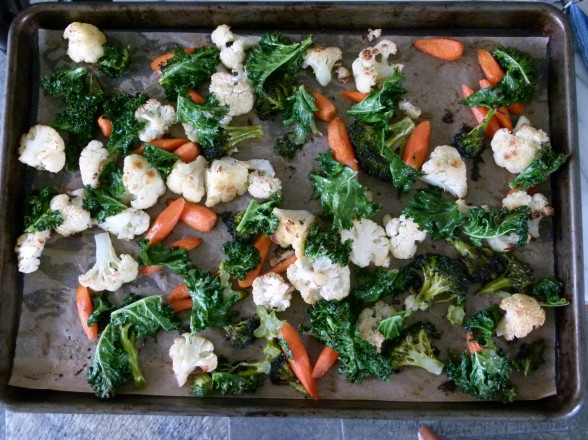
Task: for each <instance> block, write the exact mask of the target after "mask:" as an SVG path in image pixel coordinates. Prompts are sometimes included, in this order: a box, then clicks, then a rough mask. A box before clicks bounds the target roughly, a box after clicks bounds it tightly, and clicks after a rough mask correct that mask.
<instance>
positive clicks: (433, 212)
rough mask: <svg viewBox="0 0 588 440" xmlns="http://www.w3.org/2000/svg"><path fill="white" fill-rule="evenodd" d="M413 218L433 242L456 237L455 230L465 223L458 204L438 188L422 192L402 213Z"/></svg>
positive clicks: (417, 194) (419, 192)
mask: <svg viewBox="0 0 588 440" xmlns="http://www.w3.org/2000/svg"><path fill="white" fill-rule="evenodd" d="M402 214H404V215H405V216H406V217H410V218H412V219H413V220H414V221H415V222H416V223H418V225H419V227H420V228H421V229H422V230H423V231H427V233H428V234H429V235H430V236H431V238H432V239H433V240H442V239H444V238H453V237H455V230H456V228H457V227H458V226H460V225H461V224H462V223H463V221H464V219H465V218H464V215H463V214H462V213H461V212H459V207H458V205H457V203H455V202H454V201H453V200H451V199H449V198H447V197H445V195H444V194H443V191H441V190H440V189H438V188H430V189H426V190H420V191H418V192H417V193H416V195H415V196H414V197H413V198H412V199H410V200H409V202H408V207H407V208H406V209H404V210H403V211H402Z"/></svg>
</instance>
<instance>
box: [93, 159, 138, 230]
mask: <svg viewBox="0 0 588 440" xmlns="http://www.w3.org/2000/svg"><path fill="white" fill-rule="evenodd" d="M122 174H123V173H122V170H121V169H120V168H118V167H117V165H116V162H115V161H109V162H108V163H107V164H106V165H104V167H103V168H102V171H101V173H100V176H99V178H98V186H97V187H96V188H92V187H91V186H86V193H85V196H84V201H83V204H82V206H83V208H84V209H85V210H86V211H89V212H90V214H92V217H93V218H95V219H96V220H98V222H100V223H102V222H104V221H105V220H106V218H107V217H110V216H112V215H116V214H118V213H120V212H122V211H124V210H125V209H127V205H126V204H125V203H124V200H125V196H126V194H127V191H126V189H125V186H124V184H123V181H122Z"/></svg>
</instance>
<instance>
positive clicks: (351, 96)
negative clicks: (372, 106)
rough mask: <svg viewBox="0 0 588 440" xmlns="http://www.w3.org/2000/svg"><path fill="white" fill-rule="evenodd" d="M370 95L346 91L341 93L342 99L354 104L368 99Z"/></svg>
mask: <svg viewBox="0 0 588 440" xmlns="http://www.w3.org/2000/svg"><path fill="white" fill-rule="evenodd" d="M368 95H369V93H363V92H358V91H357V90H345V91H344V92H341V97H343V98H345V99H348V100H349V101H353V102H361V101H363V100H364V99H365V98H367V96H368Z"/></svg>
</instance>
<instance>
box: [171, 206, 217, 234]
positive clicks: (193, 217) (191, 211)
mask: <svg viewBox="0 0 588 440" xmlns="http://www.w3.org/2000/svg"><path fill="white" fill-rule="evenodd" d="M217 219H218V216H217V214H216V212H214V211H213V210H212V209H210V208H207V207H206V206H202V205H199V204H198V203H193V202H188V201H187V202H186V204H185V205H184V210H183V211H182V215H181V216H180V220H182V221H183V222H184V223H185V224H187V225H188V226H190V227H191V228H193V229H195V230H197V231H199V232H210V231H212V230H213V229H214V227H215V225H216V221H217Z"/></svg>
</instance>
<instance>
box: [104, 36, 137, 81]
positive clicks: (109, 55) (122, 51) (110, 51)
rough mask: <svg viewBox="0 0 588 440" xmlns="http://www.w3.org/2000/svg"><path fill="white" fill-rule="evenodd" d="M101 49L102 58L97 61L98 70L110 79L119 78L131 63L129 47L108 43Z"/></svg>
mask: <svg viewBox="0 0 588 440" xmlns="http://www.w3.org/2000/svg"><path fill="white" fill-rule="evenodd" d="M103 47H104V56H103V57H102V58H100V59H99V60H98V68H99V69H100V70H101V71H103V72H104V73H106V74H107V75H108V76H110V77H111V78H120V77H121V76H123V75H124V73H125V71H126V70H127V67H129V62H130V61H131V50H130V47H129V46H127V47H121V46H119V45H117V44H114V43H109V42H107V43H106V44H105V45H104V46H103Z"/></svg>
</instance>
